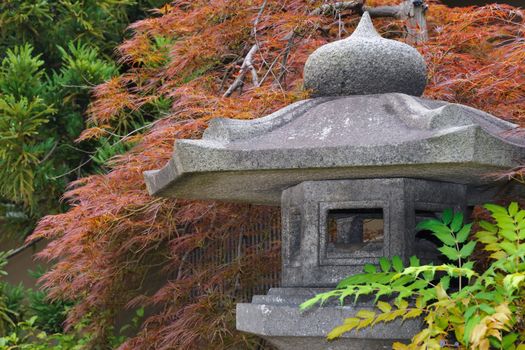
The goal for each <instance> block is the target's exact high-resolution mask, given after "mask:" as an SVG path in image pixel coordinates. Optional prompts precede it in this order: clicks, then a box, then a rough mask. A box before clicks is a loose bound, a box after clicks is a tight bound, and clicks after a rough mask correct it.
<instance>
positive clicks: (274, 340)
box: [237, 288, 422, 350]
mask: <svg viewBox="0 0 525 350" xmlns="http://www.w3.org/2000/svg"><path fill="white" fill-rule="evenodd" d="M324 291H326V290H325V289H320V288H272V289H270V291H269V292H268V294H267V295H264V296H262V295H256V296H254V297H253V300H252V303H250V304H248V303H244V304H237V329H238V330H240V331H244V332H248V333H252V334H256V335H258V336H260V337H262V338H264V339H266V340H268V341H269V342H270V343H271V344H273V345H274V346H276V347H277V348H278V349H280V350H304V349H308V350H321V349H323V350H326V349H331V350H343V349H344V350H353V349H355V350H365V349H366V350H375V349H391V348H392V343H393V342H396V341H399V342H404V343H406V342H408V341H409V340H410V339H411V338H412V337H413V336H414V335H415V334H416V333H417V332H419V330H420V329H421V326H422V321H421V320H418V319H416V320H413V319H411V320H406V321H404V322H401V320H396V321H393V322H389V323H379V324H377V325H376V326H374V327H373V328H365V329H362V330H359V331H352V332H349V333H347V334H344V335H343V336H342V337H341V338H340V339H338V340H335V341H332V342H328V341H327V340H326V335H327V334H328V333H329V332H330V331H331V330H332V329H333V328H335V327H336V326H338V325H340V324H342V323H343V320H344V319H345V318H348V317H352V316H354V315H355V314H356V313H357V312H358V311H359V310H361V309H370V310H373V309H374V307H373V305H372V304H371V303H368V302H359V303H357V304H355V305H353V304H352V305H345V306H340V305H338V304H337V302H336V301H334V302H332V303H328V304H325V305H324V306H323V307H314V308H312V309H311V310H307V311H304V312H301V311H300V310H299V305H300V304H301V303H302V302H303V301H305V300H308V299H310V298H311V297H313V296H314V295H315V294H317V293H320V292H324Z"/></svg>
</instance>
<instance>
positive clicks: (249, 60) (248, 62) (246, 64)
mask: <svg viewBox="0 0 525 350" xmlns="http://www.w3.org/2000/svg"><path fill="white" fill-rule="evenodd" d="M257 51H259V45H257V44H254V45H253V46H252V48H251V49H250V51H248V54H247V55H246V57H245V58H244V61H243V62H242V65H241V69H240V72H239V75H238V76H237V78H236V79H235V81H234V82H233V84H232V85H231V86H230V87H229V88H228V90H226V92H225V93H224V95H223V96H224V97H229V96H231V94H232V93H233V92H234V91H235V90H237V89H238V88H240V87H241V86H242V84H243V81H244V77H245V76H246V73H247V72H248V70H249V71H251V73H252V80H253V85H255V86H259V81H258V78H257V70H256V69H255V67H254V66H253V56H254V55H255V54H256V53H257Z"/></svg>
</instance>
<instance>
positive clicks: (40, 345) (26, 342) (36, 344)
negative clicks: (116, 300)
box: [0, 308, 144, 350]
mask: <svg viewBox="0 0 525 350" xmlns="http://www.w3.org/2000/svg"><path fill="white" fill-rule="evenodd" d="M143 316H144V310H143V309H142V308H140V309H138V310H137V311H136V313H135V316H134V317H133V319H132V320H131V323H130V324H127V325H125V326H124V327H122V329H121V330H120V331H119V332H114V330H113V329H112V330H111V332H112V335H111V336H110V337H109V340H108V344H107V345H108V348H110V349H114V348H117V347H118V346H119V345H121V344H122V343H123V342H124V341H125V340H126V339H127V337H126V336H125V335H123V333H124V332H125V331H126V330H128V329H130V328H131V329H136V328H137V327H138V326H139V325H140V322H141V319H142V317H143ZM86 324H87V322H80V323H78V324H76V325H75V327H74V329H73V330H71V331H70V332H67V333H66V332H64V331H61V332H50V331H46V330H43V329H42V328H41V327H40V326H39V320H38V316H32V317H29V318H28V319H26V320H24V321H20V322H18V323H17V324H16V326H14V327H13V328H12V330H11V331H10V332H8V333H7V334H6V335H4V336H2V337H0V350H12V349H28V350H81V349H86V348H89V347H90V345H91V341H92V340H93V336H92V335H91V334H90V333H89V332H87V331H86V330H85V327H86Z"/></svg>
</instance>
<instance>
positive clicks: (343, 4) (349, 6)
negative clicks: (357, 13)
mask: <svg viewBox="0 0 525 350" xmlns="http://www.w3.org/2000/svg"><path fill="white" fill-rule="evenodd" d="M362 6H363V0H353V1H340V2H334V3H333V4H324V5H321V6H319V7H318V8H316V9H315V10H313V11H312V12H310V15H312V16H318V15H330V14H335V13H336V12H338V11H343V10H360V9H361V7H362Z"/></svg>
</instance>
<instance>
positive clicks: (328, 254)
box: [145, 13, 525, 350]
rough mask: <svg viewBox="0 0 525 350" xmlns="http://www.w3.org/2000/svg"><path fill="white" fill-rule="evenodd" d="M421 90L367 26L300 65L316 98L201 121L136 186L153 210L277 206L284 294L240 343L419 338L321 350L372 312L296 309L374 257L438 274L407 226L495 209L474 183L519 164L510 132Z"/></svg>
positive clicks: (399, 53)
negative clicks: (419, 262)
mask: <svg viewBox="0 0 525 350" xmlns="http://www.w3.org/2000/svg"><path fill="white" fill-rule="evenodd" d="M426 79H427V78H426V66H425V63H424V60H423V58H422V57H421V55H420V54H419V53H418V52H417V51H416V50H415V49H414V48H412V47H410V46H408V45H406V44H403V43H400V42H397V41H393V40H387V39H384V38H381V37H380V36H379V34H377V32H376V31H375V29H374V27H373V25H372V22H371V20H370V17H369V16H368V14H367V13H365V14H364V15H363V18H362V20H361V22H360V24H359V26H358V28H357V29H356V30H355V32H354V33H353V35H352V36H350V37H349V38H347V39H344V40H340V41H337V42H334V43H331V44H327V45H324V46H322V47H320V48H319V49H317V50H316V51H315V52H314V53H312V55H311V56H310V57H309V59H308V61H307V63H306V66H305V70H304V80H305V87H306V88H308V89H309V90H311V91H312V94H313V96H314V98H312V99H309V100H305V101H300V102H297V103H294V104H292V105H290V106H288V107H286V108H283V109H281V110H279V111H277V112H275V113H273V114H271V115H268V116H266V117H264V118H260V119H257V120H251V121H240V120H230V119H215V120H212V121H211V123H210V126H209V128H208V129H207V130H206V132H205V133H204V136H203V138H202V139H201V140H178V141H177V142H176V144H175V150H174V153H173V157H172V159H171V160H170V162H169V163H168V164H167V165H166V166H165V167H164V168H162V169H159V170H155V171H150V172H147V173H146V174H145V177H146V183H147V186H148V190H149V191H150V193H151V194H153V195H157V196H171V197H177V198H186V199H213V200H221V201H232V202H248V203H255V204H270V205H280V206H281V209H282V227H283V229H282V230H283V232H282V261H283V266H282V284H281V287H280V288H274V289H271V290H270V291H269V292H268V294H267V295H265V296H255V297H254V298H253V301H252V303H249V304H238V305H237V328H238V329H239V330H242V331H246V332H250V333H254V334H257V335H259V336H262V337H264V338H266V339H267V340H269V341H270V342H271V343H272V344H274V345H275V346H277V347H278V348H279V349H297V350H299V349H383V348H390V346H391V344H392V342H393V341H396V340H400V341H407V340H409V339H410V338H411V337H412V336H413V335H414V334H415V333H416V332H417V331H418V329H419V327H420V326H421V323H420V321H418V320H409V321H405V322H404V323H400V322H390V323H387V324H379V325H377V326H375V327H374V328H373V329H365V330H362V331H358V332H351V333H349V334H346V335H344V336H343V338H342V339H341V340H339V341H336V342H333V343H328V342H326V340H325V336H326V334H327V333H328V332H329V331H330V330H331V329H332V328H333V327H335V326H337V325H339V324H340V323H341V322H342V321H343V319H344V318H345V317H351V316H352V315H354V314H355V313H356V312H357V311H358V310H359V309H362V308H371V307H373V306H372V305H371V304H368V303H367V302H359V303H357V304H352V305H344V306H341V305H338V304H327V305H325V306H323V307H321V308H318V309H315V310H312V311H308V312H304V313H301V312H300V311H299V308H298V305H299V304H301V303H302V302H303V301H305V300H307V299H309V298H311V297H312V296H314V295H315V293H317V292H321V291H325V290H326V289H327V288H331V287H334V286H335V285H336V284H337V283H338V281H340V280H341V279H343V278H344V277H346V276H348V275H351V274H354V273H359V272H361V271H362V267H363V265H364V264H366V263H372V264H374V263H378V260H379V258H380V257H382V256H387V257H391V256H394V255H399V256H400V257H402V258H403V259H405V260H408V258H409V257H410V256H412V255H418V256H419V257H421V258H422V259H423V260H427V261H431V260H434V261H435V259H437V257H436V256H435V255H433V251H435V249H433V248H434V247H433V244H432V242H430V241H428V240H425V239H423V238H424V237H423V238H421V237H416V233H415V226H416V223H417V222H418V221H419V220H421V219H422V218H426V217H429V216H433V215H434V214H435V213H437V212H440V211H442V210H444V209H446V208H450V207H455V208H457V209H460V210H461V209H462V210H467V208H468V207H469V206H472V205H474V204H477V203H481V202H484V201H488V200H490V199H492V197H493V196H494V193H495V192H496V190H497V186H498V184H495V183H492V182H491V181H490V180H489V179H488V178H485V177H483V175H484V174H487V173H492V172H495V171H498V170H503V169H508V168H511V167H514V166H516V165H517V162H518V161H519V160H520V159H522V158H523V156H524V155H525V142H524V141H523V140H522V139H520V138H519V137H517V136H516V135H515V133H512V131H513V130H514V129H516V126H515V125H513V124H510V123H507V122H505V121H502V120H500V119H497V118H495V117H493V116H491V115H489V114H487V113H484V112H482V111H479V110H476V109H473V108H470V107H467V106H463V105H459V104H452V103H447V102H443V101H434V100H429V99H425V98H421V97H418V96H420V95H421V94H422V93H423V90H424V88H425V84H426Z"/></svg>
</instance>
